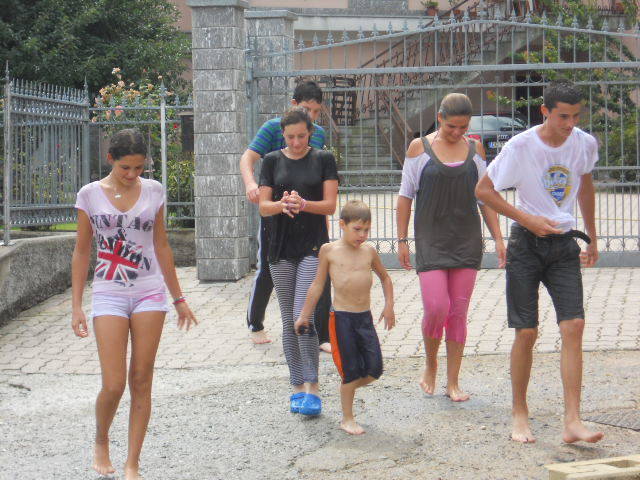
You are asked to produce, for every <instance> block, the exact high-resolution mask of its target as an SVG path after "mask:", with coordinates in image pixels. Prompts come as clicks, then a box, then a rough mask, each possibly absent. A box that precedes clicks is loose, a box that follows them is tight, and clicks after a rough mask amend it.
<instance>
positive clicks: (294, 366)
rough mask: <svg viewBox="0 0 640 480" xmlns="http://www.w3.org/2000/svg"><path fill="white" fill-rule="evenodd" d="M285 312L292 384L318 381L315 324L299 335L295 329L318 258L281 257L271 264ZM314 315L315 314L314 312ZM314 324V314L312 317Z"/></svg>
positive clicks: (286, 350)
mask: <svg viewBox="0 0 640 480" xmlns="http://www.w3.org/2000/svg"><path fill="white" fill-rule="evenodd" d="M269 267H270V270H271V278H272V279H273V284H274V286H275V288H276V295H277V296H278V303H279V304H280V313H281V315H282V346H283V349H284V356H285V358H286V360H287V365H289V378H290V382H291V385H302V384H303V383H317V382H318V360H319V351H318V335H317V333H316V329H315V328H313V327H312V328H310V329H309V332H308V333H305V334H303V335H296V332H295V331H294V329H293V324H294V322H295V321H296V320H297V319H298V316H299V315H300V311H301V310H302V306H303V305H304V301H305V299H306V298H307V291H308V290H309V287H310V286H311V283H312V282H313V279H314V278H315V276H316V271H317V270H318V258H317V257H313V256H308V257H304V258H303V259H301V260H279V261H278V262H275V263H271V264H270V265H269ZM312 317H313V316H312ZM309 321H310V325H311V326H313V318H310V319H309Z"/></svg>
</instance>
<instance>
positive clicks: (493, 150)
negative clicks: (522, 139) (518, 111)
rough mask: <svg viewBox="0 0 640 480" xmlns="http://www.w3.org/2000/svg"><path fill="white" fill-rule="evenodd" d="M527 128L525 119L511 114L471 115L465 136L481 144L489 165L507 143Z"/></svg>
mask: <svg viewBox="0 0 640 480" xmlns="http://www.w3.org/2000/svg"><path fill="white" fill-rule="evenodd" d="M527 128H528V126H527V121H526V119H524V118H522V117H521V116H519V115H516V116H514V117H512V116H511V113H485V114H483V115H472V116H471V121H470V122H469V130H468V131H467V136H468V137H469V138H473V139H475V140H478V141H479V142H482V144H483V145H484V149H485V151H486V152H487V163H490V162H491V161H492V160H493V159H494V158H496V155H498V153H500V150H501V149H502V147H503V146H504V144H505V143H507V141H508V140H509V139H510V138H511V137H513V136H514V135H517V134H518V133H520V132H524V131H525V130H526V129H527Z"/></svg>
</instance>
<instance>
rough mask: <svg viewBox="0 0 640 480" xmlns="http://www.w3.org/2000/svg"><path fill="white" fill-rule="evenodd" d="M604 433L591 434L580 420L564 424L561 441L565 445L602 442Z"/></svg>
mask: <svg viewBox="0 0 640 480" xmlns="http://www.w3.org/2000/svg"><path fill="white" fill-rule="evenodd" d="M602 437H604V433H602V432H592V431H591V430H589V429H588V428H587V427H585V426H584V425H583V424H582V422H581V421H580V420H574V421H573V422H570V423H566V424H565V425H564V430H563V432H562V441H563V442H565V443H574V442H589V443H596V442H599V441H600V440H602Z"/></svg>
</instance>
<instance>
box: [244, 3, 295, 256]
mask: <svg viewBox="0 0 640 480" xmlns="http://www.w3.org/2000/svg"><path fill="white" fill-rule="evenodd" d="M297 18H298V16H297V15H296V14H294V13H291V12H289V11H287V10H270V11H252V10H251V11H247V12H245V19H246V26H247V34H248V40H249V45H248V47H249V48H250V49H251V58H250V60H251V61H250V63H249V67H250V68H251V69H252V70H253V71H254V72H281V71H284V72H288V71H290V70H291V69H292V68H293V61H292V55H291V54H289V55H281V56H276V57H266V58H265V57H260V56H261V55H264V54H266V53H271V52H282V51H285V50H287V51H291V50H293V47H294V33H293V22H294V21H295V20H296V19H297ZM256 57H257V58H256ZM294 87H295V85H293V82H292V80H291V78H290V77H270V78H260V79H255V80H254V81H252V82H251V87H250V88H251V89H250V98H249V104H248V105H247V107H248V108H247V117H248V120H249V121H248V124H247V129H248V133H249V136H250V137H252V136H253V135H255V133H256V132H257V130H258V128H260V126H261V125H262V124H263V123H264V122H266V121H267V120H270V119H272V118H274V117H279V116H281V115H282V113H283V112H284V111H285V110H286V108H287V106H289V105H290V102H291V97H292V95H293V88H294ZM259 172H260V166H259V165H257V166H256V177H257V176H258V175H259ZM259 217H260V215H259V214H258V209H257V208H256V207H255V205H250V207H249V231H250V233H251V240H252V241H251V242H250V259H251V263H253V262H254V261H255V259H256V257H257V251H258V243H257V239H256V238H255V232H257V231H258V225H259V222H260V220H259Z"/></svg>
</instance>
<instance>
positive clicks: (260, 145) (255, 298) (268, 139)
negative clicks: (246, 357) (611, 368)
mask: <svg viewBox="0 0 640 480" xmlns="http://www.w3.org/2000/svg"><path fill="white" fill-rule="evenodd" d="M291 104H292V105H300V106H302V107H305V108H306V109H307V111H308V112H309V116H310V117H311V119H312V120H313V121H314V122H315V121H316V120H317V119H318V117H319V116H320V110H321V105H322V90H321V89H320V87H319V86H318V85H317V84H316V83H315V82H312V81H306V82H302V83H300V84H298V86H297V87H296V88H295V90H294V92H293V99H292V100H291ZM324 141H325V133H324V130H323V129H322V127H321V126H319V125H316V124H315V123H314V129H313V133H312V135H311V139H310V140H309V144H310V145H311V146H312V147H314V148H318V149H321V148H323V147H324ZM285 146H286V144H285V141H284V137H283V136H282V129H281V128H280V118H279V117H278V118H273V119H271V120H268V121H267V122H265V123H264V125H262V127H260V129H259V130H258V133H256V136H255V137H254V139H253V141H252V142H251V144H250V145H249V148H247V150H245V152H244V153H243V154H242V157H241V158H240V173H241V174H242V180H243V181H244V186H245V190H246V194H247V199H249V201H250V202H252V203H255V204H257V203H258V183H257V182H256V180H255V177H254V169H255V164H256V162H257V161H258V160H260V159H261V158H262V157H264V156H265V155H266V154H267V153H269V152H274V151H276V150H280V149H281V148H284V147H285ZM268 221H269V219H268V218H261V219H260V231H259V234H258V265H257V270H256V276H255V278H254V281H253V285H252V288H251V296H250V297H249V308H248V310H247V326H248V327H249V331H250V336H251V340H252V341H253V343H256V344H259V343H269V342H270V341H271V340H270V339H269V338H268V337H267V335H266V333H265V331H264V324H263V322H264V312H265V310H266V308H267V304H268V303H269V298H270V296H271V292H272V291H273V281H272V280H271V274H270V272H269V264H268V262H267V250H268V249H267V247H266V241H267V228H266V222H268ZM327 284H328V282H327ZM329 292H330V290H328V289H327V291H326V292H325V293H324V294H323V298H321V300H320V302H319V303H318V308H317V310H316V318H318V322H317V323H318V324H319V325H318V326H321V328H317V329H316V330H317V331H318V336H319V339H318V340H319V341H320V348H321V349H322V350H325V351H330V348H331V347H330V344H329V334H328V329H327V328H326V325H327V322H328V316H329V307H330V305H331V298H330V293H329Z"/></svg>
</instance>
